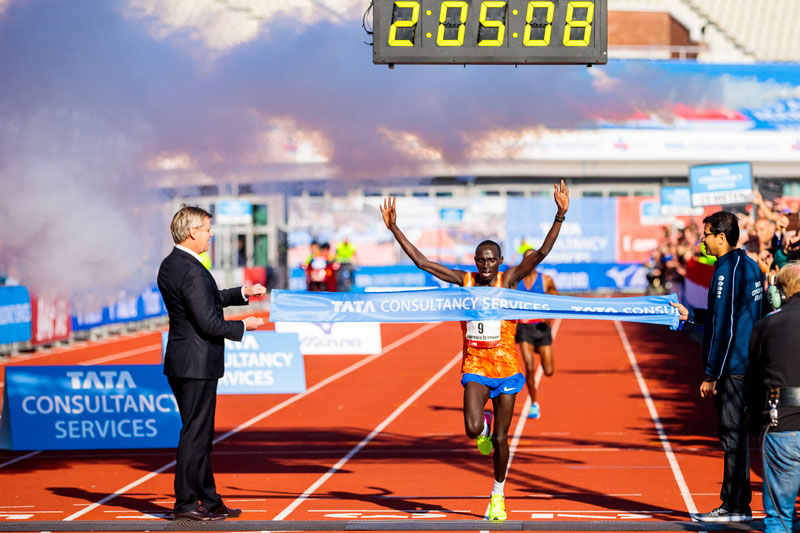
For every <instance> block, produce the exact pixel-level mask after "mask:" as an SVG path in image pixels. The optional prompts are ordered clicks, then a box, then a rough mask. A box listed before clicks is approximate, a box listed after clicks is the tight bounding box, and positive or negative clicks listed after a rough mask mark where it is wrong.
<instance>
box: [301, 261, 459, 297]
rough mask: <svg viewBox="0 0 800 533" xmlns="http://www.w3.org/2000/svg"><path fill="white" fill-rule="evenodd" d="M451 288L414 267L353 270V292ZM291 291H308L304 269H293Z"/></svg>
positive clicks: (368, 267)
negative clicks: (375, 289)
mask: <svg viewBox="0 0 800 533" xmlns="http://www.w3.org/2000/svg"><path fill="white" fill-rule="evenodd" d="M455 268H458V267H455ZM473 268H474V266H473ZM449 286H450V284H449V283H445V282H443V281H441V280H439V279H438V278H436V277H434V276H432V275H431V274H429V273H427V272H425V271H424V270H420V269H418V268H417V267H415V266H413V265H392V266H363V267H357V268H355V269H353V285H352V287H351V290H352V291H364V290H367V289H374V288H379V287H383V288H391V287H449ZM289 289H290V290H293V291H303V290H306V274H305V271H304V270H303V269H302V268H293V269H292V271H291V276H290V279H289Z"/></svg>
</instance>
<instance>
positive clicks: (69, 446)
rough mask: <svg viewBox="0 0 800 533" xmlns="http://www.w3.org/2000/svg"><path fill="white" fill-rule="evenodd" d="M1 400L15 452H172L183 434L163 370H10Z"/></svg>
mask: <svg viewBox="0 0 800 533" xmlns="http://www.w3.org/2000/svg"><path fill="white" fill-rule="evenodd" d="M3 400H4V401H3V418H2V425H3V428H2V430H1V431H0V435H4V436H5V441H6V442H3V443H2V445H3V447H6V448H10V449H13V450H83V449H109V448H174V447H175V446H176V445H177V443H178V434H179V433H180V429H181V419H180V415H179V413H178V405H177V403H176V401H175V397H174V396H173V394H172V390H170V387H169V384H168V383H167V378H166V376H164V374H163V371H162V366H161V365H108V366H94V367H87V366H8V367H6V381H5V387H4V398H3ZM0 440H3V439H0Z"/></svg>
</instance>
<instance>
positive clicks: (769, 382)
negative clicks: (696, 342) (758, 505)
mask: <svg viewBox="0 0 800 533" xmlns="http://www.w3.org/2000/svg"><path fill="white" fill-rule="evenodd" d="M778 285H779V286H780V287H781V288H782V289H783V293H784V294H785V295H786V298H787V300H786V302H785V303H784V304H783V305H781V306H780V307H779V308H778V309H776V310H775V311H773V312H772V313H770V314H769V315H767V316H766V317H764V318H763V319H761V320H759V321H758V322H757V323H756V325H755V327H754V328H753V333H752V335H751V336H750V364H749V366H748V368H747V374H746V375H745V399H746V402H747V410H748V412H749V414H750V419H751V424H752V425H751V427H757V428H758V430H759V431H760V432H762V433H763V432H764V431H765V430H766V429H767V428H768V426H769V424H770V416H769V414H768V413H769V395H770V390H774V389H775V388H776V387H777V388H779V392H778V406H777V407H778V409H777V417H776V422H777V425H775V426H773V427H769V428H768V429H769V431H767V432H766V435H763V437H764V440H763V442H764V450H763V452H764V490H763V494H762V498H763V503H764V511H765V512H766V513H767V517H766V518H764V531H765V532H766V533H779V532H782V531H786V532H787V533H788V532H791V531H793V530H794V527H795V522H796V518H795V510H794V507H795V501H796V499H797V491H798V489H800V401H798V400H800V358H798V357H797V347H798V346H800V328H798V327H797V325H798V324H800V296H797V297H794V296H795V295H796V294H797V293H798V292H800V263H789V264H787V265H786V266H784V267H783V268H782V269H781V270H780V272H779V273H778ZM792 396H794V398H792Z"/></svg>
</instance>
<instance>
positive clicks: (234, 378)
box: [161, 331, 306, 394]
mask: <svg viewBox="0 0 800 533" xmlns="http://www.w3.org/2000/svg"><path fill="white" fill-rule="evenodd" d="M167 339H168V332H166V331H165V332H163V333H162V335H161V341H162V352H164V351H166V349H167ZM305 390H306V371H305V364H304V362H303V355H302V354H301V353H300V338H299V337H298V336H297V333H278V332H275V331H246V332H245V334H244V337H242V340H241V341H239V342H236V341H231V340H227V339H226V340H225V375H223V376H222V378H221V379H220V380H219V384H218V385H217V394H289V393H297V392H303V391H305Z"/></svg>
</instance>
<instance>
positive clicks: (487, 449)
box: [475, 435, 492, 455]
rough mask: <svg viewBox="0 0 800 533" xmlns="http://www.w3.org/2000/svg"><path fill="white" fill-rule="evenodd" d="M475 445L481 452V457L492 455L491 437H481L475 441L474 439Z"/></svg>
mask: <svg viewBox="0 0 800 533" xmlns="http://www.w3.org/2000/svg"><path fill="white" fill-rule="evenodd" d="M475 444H477V445H478V451H479V452H481V453H482V454H483V455H489V454H490V453H492V437H491V435H488V436H486V437H484V436H483V435H481V436H480V437H478V438H477V439H475Z"/></svg>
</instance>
